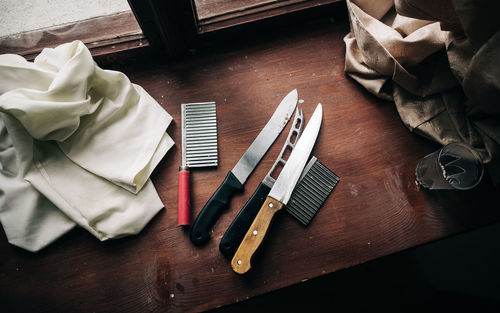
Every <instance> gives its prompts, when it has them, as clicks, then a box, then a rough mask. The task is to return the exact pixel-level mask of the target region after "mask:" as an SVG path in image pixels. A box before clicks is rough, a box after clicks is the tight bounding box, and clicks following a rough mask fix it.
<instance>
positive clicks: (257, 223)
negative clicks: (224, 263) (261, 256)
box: [231, 197, 283, 274]
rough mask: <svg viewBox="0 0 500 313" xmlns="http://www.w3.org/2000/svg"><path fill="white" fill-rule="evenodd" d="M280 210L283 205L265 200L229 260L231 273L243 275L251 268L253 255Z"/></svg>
mask: <svg viewBox="0 0 500 313" xmlns="http://www.w3.org/2000/svg"><path fill="white" fill-rule="evenodd" d="M282 208H283V203H281V202H279V201H278V200H275V199H273V198H272V197H267V198H266V201H265V202H264V204H263V205H262V207H261V209H260V211H259V213H258V214H257V216H256V217H255V220H254V221H253V223H252V225H250V228H249V229H248V231H247V233H246V235H245V237H244V238H243V241H242V242H241V244H240V246H239V247H238V250H236V253H235V254H234V257H233V259H232V260H231V267H232V268H233V271H235V272H236V273H238V274H245V273H246V272H248V271H249V270H250V269H251V268H252V258H253V255H254V253H255V252H256V251H257V249H258V248H259V247H260V244H261V243H262V242H263V241H264V238H265V236H266V234H267V231H268V230H269V226H270V225H271V221H272V220H273V217H274V215H275V214H276V212H278V211H279V210H281V209H282Z"/></svg>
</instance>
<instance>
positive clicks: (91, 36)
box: [0, 12, 149, 60]
mask: <svg viewBox="0 0 500 313" xmlns="http://www.w3.org/2000/svg"><path fill="white" fill-rule="evenodd" d="M73 40H81V41H82V42H83V43H85V45H86V46H87V47H88V48H89V50H90V51H91V53H92V55H93V56H102V55H107V54H111V53H116V52H122V51H125V50H131V49H136V48H141V47H146V46H149V42H148V41H147V40H146V39H145V37H144V35H143V33H142V31H141V28H140V27H139V24H138V23H137V21H136V19H135V17H134V14H133V13H132V12H123V13H118V14H114V15H108V16H103V17H96V18H92V19H88V20H83V21H78V22H76V23H71V24H65V25H59V26H56V27H53V28H48V29H41V30H35V31H31V32H26V33H21V34H17V35H11V36H6V37H2V38H0V54H4V53H14V54H18V55H21V56H23V57H25V58H26V59H27V60H33V59H34V58H35V57H36V56H37V55H38V54H39V53H40V52H41V51H42V49H43V48H45V47H55V46H58V45H60V44H63V43H65V42H70V41H73Z"/></svg>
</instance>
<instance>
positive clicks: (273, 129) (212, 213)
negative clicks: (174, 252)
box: [189, 89, 298, 245]
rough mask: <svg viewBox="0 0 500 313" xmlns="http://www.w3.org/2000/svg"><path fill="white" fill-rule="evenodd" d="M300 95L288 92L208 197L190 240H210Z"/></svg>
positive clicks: (201, 242) (202, 241)
mask: <svg viewBox="0 0 500 313" xmlns="http://www.w3.org/2000/svg"><path fill="white" fill-rule="evenodd" d="M297 101H298V94H297V90H296V89H294V90H292V91H291V92H290V93H288V95H286V96H285V97H284V98H283V100H282V101H281V103H280V104H279V106H278V108H277V109H276V110H275V111H274V113H273V115H272V116H271V118H270V119H269V121H268V122H267V124H266V126H264V128H263V129H262V130H261V132H260V133H259V135H257V138H255V140H254V141H253V142H252V144H251V145H250V147H249V148H248V149H247V151H246V152H245V153H244V154H243V156H242V157H241V159H240V160H239V161H238V163H236V165H235V166H234V168H233V169H232V170H231V171H229V173H228V174H227V176H226V179H225V180H224V181H223V182H222V184H221V185H220V186H219V188H218V189H217V190H216V191H215V193H214V194H213V195H212V197H211V198H210V199H209V200H208V202H207V203H206V204H205V206H204V207H203V208H202V209H201V212H200V213H199V214H198V216H197V217H196V220H195V221H194V223H193V226H192V228H191V232H190V234H189V239H191V242H192V243H194V244H195V245H201V244H204V243H206V242H208V241H209V240H210V230H211V229H212V227H213V225H214V224H215V222H216V221H217V219H218V218H219V216H220V215H221V214H222V212H223V211H224V210H226V209H227V208H228V207H229V202H230V201H231V199H232V198H233V196H234V195H235V194H236V193H237V192H241V191H243V185H244V184H245V182H246V180H247V178H248V177H249V176H250V174H251V173H252V172H253V170H254V168H255V167H256V166H257V164H258V163H259V162H260V160H261V159H262V157H263V156H264V154H266V152H267V150H268V149H269V147H271V145H272V144H273V143H274V141H275V140H276V138H277V137H278V136H279V134H280V133H281V131H282V130H283V128H284V127H285V126H286V124H287V123H288V121H289V120H290V119H291V117H292V114H293V111H294V110H295V108H296V106H297Z"/></svg>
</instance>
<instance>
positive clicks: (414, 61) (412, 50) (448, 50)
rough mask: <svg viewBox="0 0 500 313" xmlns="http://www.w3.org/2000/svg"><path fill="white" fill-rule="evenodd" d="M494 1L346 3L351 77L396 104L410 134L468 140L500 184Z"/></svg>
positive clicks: (499, 51)
mask: <svg viewBox="0 0 500 313" xmlns="http://www.w3.org/2000/svg"><path fill="white" fill-rule="evenodd" d="M499 5H500V3H497V2H495V0H445V1H430V0H396V1H394V0H378V1H370V0H351V1H349V0H347V7H348V11H349V18H350V26H351V32H350V33H349V34H347V36H346V37H345V38H344V41H345V43H346V64H345V71H346V73H347V74H348V75H349V76H351V77H352V78H353V79H354V80H356V81H357V82H358V83H360V84H361V85H363V86H364V87H365V88H366V89H367V90H368V91H369V92H371V93H373V94H375V95H376V96H378V97H380V98H383V99H387V100H392V101H394V103H395V105H396V107H397V110H398V112H399V115H400V117H401V120H402V121H403V123H404V124H405V125H406V126H407V127H408V129H409V130H410V131H412V132H415V133H417V134H420V135H423V136H425V137H427V138H429V139H432V140H435V141H437V142H439V143H441V144H447V143H449V142H454V141H458V142H464V143H467V144H469V145H471V146H473V147H474V148H475V149H476V150H477V151H478V153H479V154H480V156H481V159H482V161H483V163H485V165H486V169H487V171H488V173H489V174H490V176H491V178H492V179H493V181H494V182H495V184H496V183H498V182H500V65H499V61H500V19H499V18H498V17H496V16H495V14H497V12H498V6H499Z"/></svg>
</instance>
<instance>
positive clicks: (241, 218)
mask: <svg viewBox="0 0 500 313" xmlns="http://www.w3.org/2000/svg"><path fill="white" fill-rule="evenodd" d="M269 191H271V188H269V187H268V186H266V185H264V184H263V183H260V185H259V187H257V190H255V192H254V193H253V195H252V197H251V198H250V199H249V200H248V201H247V203H245V206H244V207H243V209H241V211H240V213H238V215H237V216H236V218H235V219H234V220H233V222H232V223H231V225H230V226H229V228H228V229H227V230H226V233H225V234H224V236H223V237H222V239H221V241H220V244H219V250H220V252H221V253H222V255H224V256H225V257H226V258H229V259H231V258H232V257H233V255H234V253H235V252H236V249H238V246H239V245H240V242H241V240H243V237H245V234H246V233H247V231H248V228H249V227H250V225H252V222H253V220H254V219H255V216H257V213H259V209H260V207H261V206H262V204H263V203H264V201H265V200H266V197H267V195H268V194H269Z"/></svg>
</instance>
